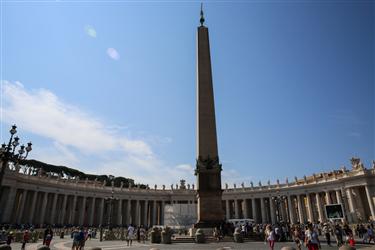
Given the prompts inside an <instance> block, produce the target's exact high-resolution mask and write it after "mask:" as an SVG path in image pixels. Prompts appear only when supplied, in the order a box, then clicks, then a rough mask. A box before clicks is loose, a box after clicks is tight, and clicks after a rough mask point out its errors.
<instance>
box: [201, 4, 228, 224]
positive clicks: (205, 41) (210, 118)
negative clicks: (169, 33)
mask: <svg viewBox="0 0 375 250" xmlns="http://www.w3.org/2000/svg"><path fill="white" fill-rule="evenodd" d="M200 23H201V25H200V26H199V27H198V32H197V163H196V169H195V175H196V176H197V200H198V221H197V223H196V224H195V227H198V228H210V227H214V226H218V225H220V224H221V223H222V222H223V220H224V210H223V208H222V192H223V190H222V189H221V170H222V169H221V164H220V163H219V155H218V149H217V136H216V121H215V104H214V92H213V86H212V72H211V57H210V43H209V38H208V28H207V27H205V26H204V25H203V24H204V16H203V10H202V9H201V18H200Z"/></svg>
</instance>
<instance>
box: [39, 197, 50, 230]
mask: <svg viewBox="0 0 375 250" xmlns="http://www.w3.org/2000/svg"><path fill="white" fill-rule="evenodd" d="M47 201H48V193H46V192H45V193H44V195H43V201H42V206H41V207H40V209H41V212H40V221H39V223H40V225H42V224H43V223H44V221H45V218H46V214H45V213H46V207H47Z"/></svg>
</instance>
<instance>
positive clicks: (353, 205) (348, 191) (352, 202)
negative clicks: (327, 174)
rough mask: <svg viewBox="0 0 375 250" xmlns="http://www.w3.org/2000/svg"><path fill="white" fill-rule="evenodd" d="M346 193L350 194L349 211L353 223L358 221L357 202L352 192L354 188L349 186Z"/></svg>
mask: <svg viewBox="0 0 375 250" xmlns="http://www.w3.org/2000/svg"><path fill="white" fill-rule="evenodd" d="M346 194H347V195H348V203H349V212H350V215H351V216H350V217H351V221H350V222H351V223H354V222H355V221H356V215H355V204H354V200H353V194H352V189H351V188H348V189H347V190H346Z"/></svg>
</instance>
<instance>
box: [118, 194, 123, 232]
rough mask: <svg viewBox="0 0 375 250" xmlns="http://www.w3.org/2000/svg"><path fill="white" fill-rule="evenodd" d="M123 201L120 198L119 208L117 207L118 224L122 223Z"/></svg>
mask: <svg viewBox="0 0 375 250" xmlns="http://www.w3.org/2000/svg"><path fill="white" fill-rule="evenodd" d="M122 202H123V200H121V199H119V200H118V209H117V224H118V225H119V226H121V225H122Z"/></svg>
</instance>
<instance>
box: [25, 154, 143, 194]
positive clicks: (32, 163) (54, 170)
mask: <svg viewBox="0 0 375 250" xmlns="http://www.w3.org/2000/svg"><path fill="white" fill-rule="evenodd" d="M19 164H20V165H21V166H25V167H26V168H28V169H30V173H31V175H38V172H39V171H40V169H41V170H42V175H46V173H51V174H52V175H53V176H64V177H68V178H79V179H80V180H86V179H87V180H89V181H94V180H96V181H100V182H105V183H106V186H111V185H112V181H113V184H114V186H115V187H121V183H122V185H123V187H124V188H127V187H129V186H130V185H131V186H132V187H138V188H141V189H146V188H147V186H146V185H144V184H136V185H135V184H134V180H133V179H130V178H125V177H121V176H119V177H114V176H108V175H94V174H85V173H83V172H81V171H79V170H77V169H74V168H69V167H66V166H56V165H52V164H48V163H45V162H41V161H37V160H20V161H19Z"/></svg>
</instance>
